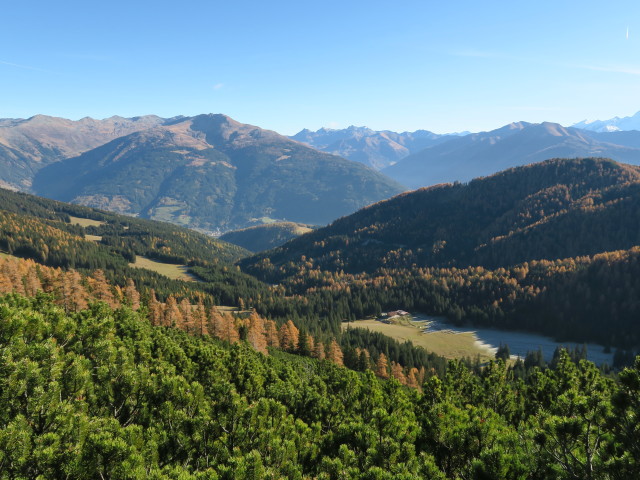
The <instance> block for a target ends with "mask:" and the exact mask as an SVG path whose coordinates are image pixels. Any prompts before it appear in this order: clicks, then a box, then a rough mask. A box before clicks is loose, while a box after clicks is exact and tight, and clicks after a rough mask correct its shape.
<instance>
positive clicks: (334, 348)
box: [327, 338, 344, 366]
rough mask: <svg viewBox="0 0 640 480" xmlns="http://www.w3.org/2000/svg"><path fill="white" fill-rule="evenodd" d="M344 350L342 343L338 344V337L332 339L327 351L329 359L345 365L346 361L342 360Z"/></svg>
mask: <svg viewBox="0 0 640 480" xmlns="http://www.w3.org/2000/svg"><path fill="white" fill-rule="evenodd" d="M342 358H343V355H342V350H341V349H340V345H338V342H336V339H335V338H334V339H332V340H331V343H330V344H329V351H328V352H327V359H328V360H329V361H331V362H333V363H335V364H336V365H340V366H342V365H344V363H343V362H342Z"/></svg>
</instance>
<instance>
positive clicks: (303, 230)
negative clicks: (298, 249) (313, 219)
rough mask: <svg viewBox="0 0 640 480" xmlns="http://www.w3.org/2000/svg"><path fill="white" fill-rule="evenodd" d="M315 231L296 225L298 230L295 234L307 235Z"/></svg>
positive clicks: (295, 230)
mask: <svg viewBox="0 0 640 480" xmlns="http://www.w3.org/2000/svg"><path fill="white" fill-rule="evenodd" d="M312 230H313V229H312V228H309V227H303V226H302V225H296V228H295V229H294V231H293V232H294V233H295V234H296V235H304V234H305V233H309V232H311V231H312Z"/></svg>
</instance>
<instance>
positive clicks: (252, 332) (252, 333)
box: [247, 311, 269, 355]
mask: <svg viewBox="0 0 640 480" xmlns="http://www.w3.org/2000/svg"><path fill="white" fill-rule="evenodd" d="M247 341H248V342H249V344H250V345H251V346H252V347H253V348H254V349H255V350H256V351H258V352H260V353H263V354H265V355H268V353H269V352H268V351H267V339H266V337H265V331H264V321H263V319H262V318H261V317H260V316H259V315H258V314H257V313H256V312H255V311H254V312H253V313H252V314H251V315H250V316H249V327H248V330H247Z"/></svg>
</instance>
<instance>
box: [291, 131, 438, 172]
mask: <svg viewBox="0 0 640 480" xmlns="http://www.w3.org/2000/svg"><path fill="white" fill-rule="evenodd" d="M289 138H291V139H293V140H297V141H298V142H302V143H306V144H307V145H309V146H311V147H313V148H317V149H318V150H322V151H323V152H327V153H331V154H334V155H339V156H341V157H344V158H348V159H349V160H353V161H356V162H360V163H364V164H365V165H368V166H370V167H373V168H375V169H376V170H380V169H383V168H385V167H388V166H390V165H393V164H394V163H396V162H398V161H399V160H401V159H403V158H405V157H407V156H408V155H410V154H412V153H416V152H418V151H420V150H422V149H424V148H427V147H430V146H432V145H437V144H438V143H441V142H443V141H446V140H447V139H448V138H449V136H448V135H438V134H436V133H432V132H429V131H427V130H417V131H415V132H403V133H396V132H390V131H388V130H383V131H375V130H371V129H370V128H367V127H354V126H351V127H349V128H345V129H342V130H333V129H329V128H321V129H320V130H317V131H315V132H312V131H310V130H307V129H304V130H302V131H300V132H298V133H297V134H296V135H294V136H292V137H289Z"/></svg>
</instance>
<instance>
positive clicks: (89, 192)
mask: <svg viewBox="0 0 640 480" xmlns="http://www.w3.org/2000/svg"><path fill="white" fill-rule="evenodd" d="M34 190H35V191H36V192H37V193H38V194H41V195H44V196H47V197H51V198H56V199H59V200H63V201H70V202H74V203H80V204H83V205H88V206H94V207H99V208H104V209H109V210H114V211H118V212H120V213H126V214H130V215H140V216H142V217H145V218H152V219H157V220H164V221H170V222H173V223H177V224H180V225H185V226H189V227H196V228H202V229H205V230H223V231H224V230H229V229H233V228H242V227H246V226H249V225H252V224H259V223H262V219H263V218H264V217H266V218H268V219H271V218H273V219H280V220H289V221H295V222H301V223H310V224H325V223H328V222H329V221H331V220H333V219H335V218H337V217H340V216H342V215H346V214H348V213H351V212H353V211H355V210H356V209H358V208H360V207H362V206H364V205H367V204H370V203H373V202H375V201H378V200H381V199H384V198H388V197H390V196H392V195H394V194H397V193H399V192H401V191H402V190H403V187H402V186H400V185H399V184H397V183H396V182H394V181H392V180H390V179H388V178H387V177H385V176H383V175H382V174H379V173H377V172H375V171H373V170H371V169H369V168H367V167H365V166H363V165H360V164H357V163H354V162H350V161H348V160H344V159H342V158H340V157H337V156H333V155H328V154H326V153H323V152H319V151H317V150H314V149H312V148H309V147H306V146H304V145H301V144H300V143H298V142H295V141H292V140H289V139H288V138H286V137H283V136H281V135H278V134H277V133H275V132H271V131H268V130H262V129H260V128H258V127H254V126H251V125H245V124H241V123H238V122H236V121H234V120H232V119H230V118H229V117H226V116H224V115H200V116H197V117H193V118H186V119H182V118H181V119H177V120H176V121H174V122H169V123H168V124H166V125H163V126H158V127H154V128H152V129H149V130H145V131H143V132H138V133H134V134H131V135H128V136H126V137H122V138H119V139H117V140H114V141H112V142H110V143H108V144H106V145H103V146H102V147H99V148H97V149H94V150H91V151H89V152H86V153H84V154H82V155H80V156H78V157H76V158H73V159H69V160H65V161H62V162H58V163H56V164H53V165H51V166H49V167H47V168H45V169H43V170H42V171H40V172H39V173H38V175H37V176H36V178H35V181H34Z"/></svg>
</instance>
